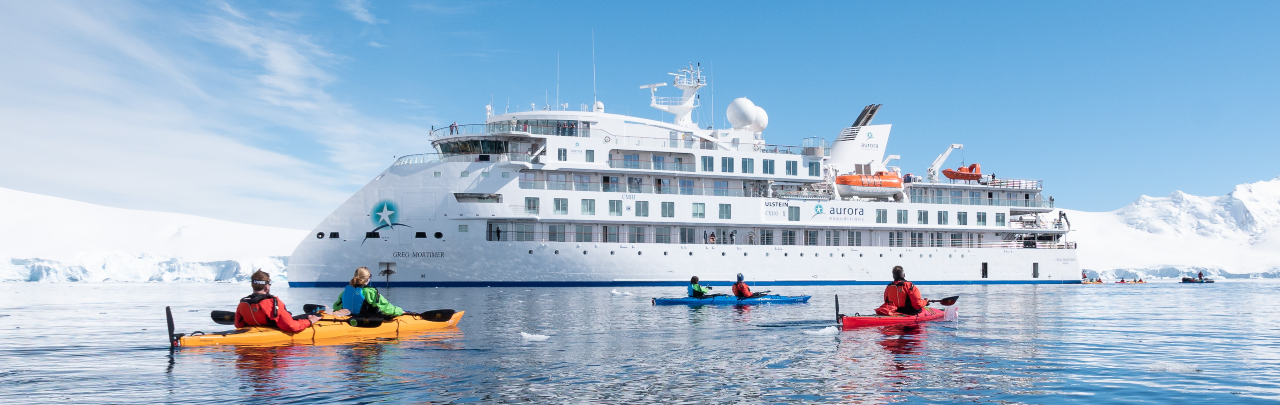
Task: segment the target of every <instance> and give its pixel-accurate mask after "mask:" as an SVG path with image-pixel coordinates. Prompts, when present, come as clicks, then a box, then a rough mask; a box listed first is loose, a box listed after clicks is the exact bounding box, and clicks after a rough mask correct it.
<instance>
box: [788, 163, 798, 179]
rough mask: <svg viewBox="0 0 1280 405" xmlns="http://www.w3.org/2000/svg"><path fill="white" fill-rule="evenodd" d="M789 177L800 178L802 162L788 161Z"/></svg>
mask: <svg viewBox="0 0 1280 405" xmlns="http://www.w3.org/2000/svg"><path fill="white" fill-rule="evenodd" d="M787 175H788V176H799V175H800V162H797V161H794V160H788V161H787Z"/></svg>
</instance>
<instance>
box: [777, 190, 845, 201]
mask: <svg viewBox="0 0 1280 405" xmlns="http://www.w3.org/2000/svg"><path fill="white" fill-rule="evenodd" d="M773 195H774V197H778V198H796V199H812V200H830V199H831V197H832V194H831V192H830V191H808V190H805V191H789V190H784V191H775V192H773Z"/></svg>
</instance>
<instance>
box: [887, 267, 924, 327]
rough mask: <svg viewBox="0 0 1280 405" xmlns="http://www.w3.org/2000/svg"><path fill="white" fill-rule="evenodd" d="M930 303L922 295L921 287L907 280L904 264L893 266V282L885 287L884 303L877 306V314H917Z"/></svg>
mask: <svg viewBox="0 0 1280 405" xmlns="http://www.w3.org/2000/svg"><path fill="white" fill-rule="evenodd" d="M928 305H929V300H927V299H925V298H924V297H921V296H920V289H919V288H916V285H915V284H912V283H911V282H910V281H907V271H906V270H903V269H902V266H893V282H892V283H889V286H887V287H885V288H884V305H881V306H880V308H876V314H877V315H884V316H896V315H916V314H919V313H920V311H923V310H924V307H925V306H928Z"/></svg>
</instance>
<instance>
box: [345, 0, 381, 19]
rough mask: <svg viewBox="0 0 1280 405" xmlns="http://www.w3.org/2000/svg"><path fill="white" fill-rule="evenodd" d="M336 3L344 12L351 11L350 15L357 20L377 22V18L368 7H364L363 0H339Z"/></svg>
mask: <svg viewBox="0 0 1280 405" xmlns="http://www.w3.org/2000/svg"><path fill="white" fill-rule="evenodd" d="M338 5H339V6H341V7H342V9H343V10H346V12H348V13H351V17H353V18H355V19H356V20H357V21H360V22H364V23H368V24H377V23H378V20H377V19H376V18H374V17H373V13H370V12H369V9H368V8H367V7H365V1H364V0H339V1H338Z"/></svg>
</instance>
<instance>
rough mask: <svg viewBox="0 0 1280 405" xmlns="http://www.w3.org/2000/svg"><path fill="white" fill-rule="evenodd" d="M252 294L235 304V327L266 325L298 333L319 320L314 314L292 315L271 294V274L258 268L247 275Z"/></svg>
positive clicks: (286, 331)
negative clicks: (250, 274)
mask: <svg viewBox="0 0 1280 405" xmlns="http://www.w3.org/2000/svg"><path fill="white" fill-rule="evenodd" d="M249 280H250V281H249V282H250V285H251V286H252V287H253V294H249V296H247V297H244V298H241V299H240V304H239V305H237V306H236V318H235V326H236V328H237V329H239V328H246V327H250V326H267V327H272V328H276V329H280V330H281V331H283V332H285V333H298V332H301V331H302V330H303V329H306V328H308V327H310V326H311V325H312V324H314V323H315V322H316V321H318V320H320V318H319V317H317V316H315V315H308V314H303V315H298V316H296V317H295V316H293V315H292V314H290V313H289V310H288V309H286V308H285V306H284V303H283V302H280V299H279V298H276V296H274V295H271V275H270V274H267V273H266V272H264V271H262V270H258V271H256V272H254V273H253V275H252V276H249Z"/></svg>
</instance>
